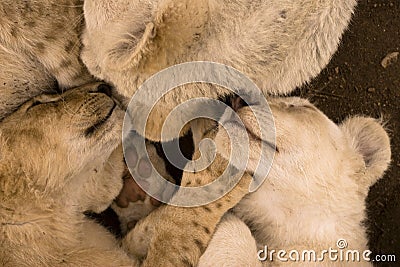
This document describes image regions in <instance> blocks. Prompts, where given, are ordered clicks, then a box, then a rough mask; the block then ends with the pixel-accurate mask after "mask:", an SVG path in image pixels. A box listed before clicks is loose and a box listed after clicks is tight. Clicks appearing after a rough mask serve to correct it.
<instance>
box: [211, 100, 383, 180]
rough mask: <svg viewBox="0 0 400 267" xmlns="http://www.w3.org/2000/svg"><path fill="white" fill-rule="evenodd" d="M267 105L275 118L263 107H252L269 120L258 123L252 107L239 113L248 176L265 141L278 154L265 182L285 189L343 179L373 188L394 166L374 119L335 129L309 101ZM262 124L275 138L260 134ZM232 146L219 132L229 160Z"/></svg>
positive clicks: (348, 122) (350, 122) (361, 119)
mask: <svg viewBox="0 0 400 267" xmlns="http://www.w3.org/2000/svg"><path fill="white" fill-rule="evenodd" d="M268 103H269V106H270V109H271V112H272V116H268V115H265V114H267V113H268V110H265V107H259V106H252V108H253V109H254V110H256V112H257V114H262V113H263V112H264V115H265V116H263V115H261V116H258V117H257V118H258V121H257V119H256V117H255V116H254V115H253V113H252V111H251V109H250V107H242V108H240V109H238V111H237V113H238V115H239V117H240V119H241V120H242V122H243V124H244V126H245V128H246V131H247V133H249V134H248V136H249V140H250V142H249V144H250V149H249V151H250V155H249V156H250V158H249V161H248V165H247V170H248V171H249V172H254V171H255V170H256V167H257V166H258V164H259V155H260V152H261V145H260V144H261V142H263V143H264V144H266V145H264V146H263V149H266V150H273V151H272V152H274V157H273V161H272V166H271V165H270V166H271V169H270V172H269V175H268V177H267V179H270V180H271V182H275V183H279V184H282V185H284V186H293V187H294V188H301V187H304V186H307V182H309V181H320V182H321V183H322V184H326V182H327V181H328V182H331V183H335V181H336V182H337V179H338V178H341V177H350V176H353V175H363V176H364V177H365V178H366V179H365V180H364V182H365V187H369V186H370V185H371V183H372V182H373V181H374V180H376V179H377V178H379V177H380V176H381V175H382V174H383V172H384V171H385V170H386V168H387V166H388V163H389V162H390V142H389V138H388V135H387V133H386V132H385V130H384V129H383V127H382V126H381V125H380V124H379V123H378V122H376V121H375V120H374V119H372V118H365V117H352V118H349V119H347V120H346V121H344V122H343V123H342V124H340V125H337V124H335V123H334V122H332V121H331V120H330V119H329V118H328V117H326V116H325V115H324V114H323V113H322V112H321V111H320V110H318V109H317V108H316V107H315V106H313V105H312V104H310V103H309V102H308V101H307V100H305V99H301V98H272V99H269V101H268ZM262 109H264V110H262ZM272 118H273V119H272ZM259 125H263V127H264V128H265V129H267V131H275V135H273V134H268V133H267V134H264V135H262V134H261V131H260V128H259V127H260V126H259ZM227 126H228V128H229V127H232V128H233V129H228V130H230V132H232V133H235V132H238V131H237V130H236V131H235V129H234V127H240V126H239V125H238V124H229V123H228V124H227ZM229 142H230V141H229V139H228V136H227V135H226V133H225V132H224V131H220V132H219V133H218V135H217V137H216V143H217V147H218V149H219V151H221V154H222V155H223V156H224V157H226V158H229V155H230V154H229V152H230V150H229V149H227V148H229V147H230V146H229V145H228V146H227V144H229ZM268 144H275V145H276V147H274V146H273V145H268ZM235 145H236V146H240V145H242V144H233V147H235ZM269 152H271V151H269ZM267 154H268V155H271V154H272V153H267ZM268 161H269V162H271V159H268V160H267V161H266V162H268ZM261 164H265V163H261ZM262 167H263V166H261V168H262ZM267 167H269V166H265V168H267ZM361 180H362V179H360V181H361ZM360 183H361V182H360Z"/></svg>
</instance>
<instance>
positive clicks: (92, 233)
mask: <svg viewBox="0 0 400 267" xmlns="http://www.w3.org/2000/svg"><path fill="white" fill-rule="evenodd" d="M111 91H112V89H111V88H110V87H109V86H107V85H105V84H103V83H94V84H89V85H86V86H82V87H78V88H75V89H71V90H69V91H67V92H65V93H64V94H62V95H41V96H38V97H36V98H34V99H32V100H30V101H28V102H26V103H25V104H24V105H22V106H21V107H20V108H19V109H18V110H17V111H15V112H14V113H12V114H11V115H10V116H8V117H7V118H5V119H4V120H3V121H2V122H0V147H1V151H0V266H60V265H61V266H140V265H141V263H140V261H139V260H138V259H136V256H137V255H135V254H133V253H131V254H130V255H129V254H128V253H126V252H125V251H124V250H123V249H122V248H121V247H120V246H119V244H118V242H117V241H116V239H115V238H114V237H113V236H112V235H111V234H110V233H109V232H108V231H107V230H106V229H104V228H102V227H101V226H100V225H98V224H96V223H94V222H93V221H91V220H89V219H87V218H86V217H85V216H84V214H83V212H84V211H88V210H90V211H94V212H101V211H103V210H104V209H106V208H107V207H108V206H109V205H110V204H111V203H112V201H113V200H114V199H115V198H116V197H117V196H118V194H119V193H120V191H121V189H122V187H123V182H122V177H123V176H124V171H125V165H124V159H123V153H122V149H121V146H120V144H121V136H122V134H121V133H122V121H123V120H122V119H123V116H124V114H125V113H124V111H123V110H122V109H120V107H119V105H117V102H118V101H117V100H114V98H113V97H112V95H111ZM152 151H153V152H152ZM149 153H150V155H149V156H150V159H151V160H152V162H153V164H156V167H163V166H164V165H163V162H160V161H158V163H157V161H155V162H154V161H153V160H154V153H155V152H154V148H152V147H151V146H150V150H149ZM221 160H223V159H220V161H218V162H219V163H220V162H221ZM139 165H140V164H139ZM220 166H221V165H220V164H218V163H217V164H214V165H213V169H210V170H207V171H206V172H205V173H209V172H212V171H215V170H218V169H219V168H220ZM138 168H139V169H138V171H139V173H140V167H138ZM161 170H162V169H161ZM164 171H165V169H164ZM244 190H247V185H246V184H245V183H244V184H243V186H242V187H239V190H233V191H232V192H231V193H230V199H231V200H232V201H231V203H228V202H226V203H225V200H224V201H222V200H221V201H217V202H215V203H212V204H210V205H209V206H208V207H206V209H204V208H202V207H199V208H197V209H192V210H191V211H193V213H192V212H189V213H188V214H187V217H186V219H187V220H188V221H190V220H194V219H195V218H196V217H195V214H201V213H202V214H204V213H206V214H207V213H209V211H208V210H209V209H212V208H213V205H217V204H219V206H218V207H219V208H218V209H219V211H217V212H215V214H216V215H215V216H210V217H209V218H207V220H208V223H209V224H210V225H211V226H210V227H209V228H207V233H205V232H204V229H206V228H204V229H202V230H201V231H202V232H204V234H203V238H205V239H207V238H209V236H210V235H211V234H212V231H213V230H214V229H213V228H212V225H215V224H216V223H217V222H218V221H219V219H220V217H221V216H222V214H224V213H225V212H226V211H227V210H228V209H229V208H231V207H233V206H234V205H235V204H236V203H237V201H238V200H240V199H241V196H242V195H243V192H242V191H244ZM147 198H148V197H147ZM228 199H229V197H228ZM145 206H146V203H144V205H140V204H137V205H136V208H137V209H139V208H142V209H145V210H142V211H139V210H138V212H139V213H138V214H136V215H134V216H142V215H143V214H142V215H141V214H140V212H142V213H143V212H144V213H146V214H147V213H148V212H150V210H148V208H149V206H151V204H149V205H147V206H146V207H145ZM169 208H170V207H168V206H164V207H162V208H159V209H158V210H156V211H155V212H153V213H155V214H156V215H155V216H154V215H153V216H148V217H146V219H145V222H146V225H147V226H145V227H144V229H145V230H146V229H151V228H152V227H154V225H155V224H163V225H166V226H170V227H171V228H172V230H173V231H174V232H171V234H174V233H176V234H179V233H185V229H186V228H185V226H183V225H176V224H174V218H173V217H169V216H168V215H167V216H166V214H170V213H168V210H169ZM122 215H123V214H122ZM200 217H201V218H203V219H204V218H206V216H204V215H203V216H200ZM200 221H201V220H200ZM141 226H143V224H141ZM186 227H189V229H190V226H186ZM135 229H136V228H135ZM140 230H141V228H140V227H138V229H137V230H136V231H131V232H129V233H128V235H127V236H126V237H125V239H124V240H123V241H122V243H123V247H124V248H132V247H134V246H137V247H136V250H141V249H147V247H144V246H143V245H142V244H141V242H142V241H143V240H142V239H140V238H136V237H137V235H136V233H137V232H138V231H140ZM146 231H147V230H146ZM146 231H145V233H146ZM196 231H200V229H194V230H193V232H196ZM144 238H146V240H148V239H149V238H152V236H151V235H149V236H145V237H144ZM178 241H179V242H181V241H182V240H181V239H178ZM196 244H197V246H200V245H201V244H204V245H202V246H203V249H205V248H206V242H205V241H203V240H202V239H196V240H193V246H195V248H193V249H192V250H197V249H198V247H197V246H196ZM177 245H178V244H177V243H174V242H170V247H171V248H170V249H174V248H175V247H176V246H177ZM128 252H129V251H128ZM159 252H160V253H161V254H160V256H162V255H163V253H168V250H167V249H166V250H160V251H159ZM178 253H181V254H185V252H184V251H178ZM196 254H197V252H196ZM159 260H160V259H152V258H147V259H146V260H145V262H144V264H143V265H144V266H157V265H156V263H155V262H158V261H159ZM161 261H163V259H161Z"/></svg>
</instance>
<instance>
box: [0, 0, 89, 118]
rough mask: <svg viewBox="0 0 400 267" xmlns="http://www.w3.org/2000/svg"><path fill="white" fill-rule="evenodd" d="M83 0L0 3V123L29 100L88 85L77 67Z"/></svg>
mask: <svg viewBox="0 0 400 267" xmlns="http://www.w3.org/2000/svg"><path fill="white" fill-rule="evenodd" d="M82 6H83V1H82V0H43V1H37V0H36V1H22V0H4V1H1V3H0V61H1V63H2V64H1V67H0V80H1V83H0V120H1V119H2V118H4V117H5V116H7V115H8V114H10V113H11V112H13V111H14V110H15V109H16V108H18V107H19V106H20V105H21V104H22V103H24V102H25V101H27V100H29V99H31V98H32V97H34V96H36V95H39V94H42V93H45V92H54V91H55V88H56V86H57V84H56V83H58V85H60V86H61V88H63V89H68V88H71V87H74V86H78V85H81V84H84V83H86V82H88V81H91V80H93V78H92V77H91V75H89V73H88V71H87V70H86V67H85V66H84V65H83V63H82V62H81V60H80V58H79V55H80V50H81V42H80V34H81V31H82V27H83V19H84V18H83V9H82Z"/></svg>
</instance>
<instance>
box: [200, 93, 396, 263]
mask: <svg viewBox="0 0 400 267" xmlns="http://www.w3.org/2000/svg"><path fill="white" fill-rule="evenodd" d="M269 104H270V108H271V111H272V114H273V117H274V120H275V122H271V121H265V122H261V123H267V124H268V125H271V126H273V124H275V128H276V146H277V153H276V154H275V158H274V161H273V164H272V167H271V169H270V172H269V174H268V176H267V179H266V180H265V181H264V183H263V184H262V185H261V187H260V188H259V189H258V190H257V191H256V192H254V193H251V194H249V195H248V196H246V197H245V198H244V199H243V200H242V201H241V202H240V203H239V204H238V205H237V206H236V207H235V208H234V210H233V213H234V214H235V215H236V216H237V217H239V218H241V219H242V220H243V221H244V222H245V223H246V224H247V225H248V226H249V227H250V228H251V229H252V233H253V235H254V237H255V240H256V242H257V244H258V246H259V247H258V249H259V250H260V251H259V253H260V254H259V256H260V257H261V258H262V259H265V258H266V261H265V262H264V264H265V265H266V266H278V265H279V266H280V265H284V266H292V265H294V266H311V265H312V264H315V265H312V266H332V265H333V266H353V265H355V266H372V265H370V263H369V262H367V261H365V258H364V259H363V254H362V253H363V252H364V251H366V250H368V246H367V237H366V228H365V226H364V224H363V223H364V221H365V219H366V215H365V199H366V197H367V194H368V191H369V188H370V186H372V185H373V184H374V183H375V182H376V181H377V180H378V179H379V178H381V177H382V176H383V174H384V172H385V170H386V169H387V167H388V164H389V162H390V157H391V150H390V141H389V137H388V134H387V133H386V131H385V130H384V128H383V127H382V126H381V124H380V123H379V122H377V121H376V120H374V119H372V118H367V117H358V116H356V117H350V118H348V119H346V120H345V121H344V122H342V123H341V124H339V125H337V124H335V123H333V122H332V121H331V120H330V119H329V118H327V117H326V116H325V115H324V114H323V113H322V112H321V111H319V110H318V109H317V108H316V107H315V106H313V105H311V104H310V103H309V102H308V101H307V100H304V99H300V98H284V99H280V98H278V99H271V100H270V101H269ZM254 108H255V109H257V107H254ZM238 115H239V116H240V117H241V119H242V121H243V123H244V125H245V127H246V130H247V132H249V133H251V134H249V138H250V142H251V143H250V146H251V150H250V151H251V153H252V154H253V155H251V156H250V162H249V165H248V166H249V169H248V171H249V172H253V171H254V169H255V167H256V164H257V161H255V160H254V159H257V157H258V154H259V153H260V142H259V141H260V140H263V141H268V140H265V139H263V138H262V136H261V135H260V131H259V130H258V127H257V126H256V125H257V121H256V120H255V117H254V116H252V114H251V111H250V109H249V108H248V107H243V108H241V109H239V111H238ZM225 126H226V127H227V128H228V129H229V128H232V129H230V130H234V129H235V127H237V124H235V123H228V124H225ZM231 132H232V133H235V132H237V130H236V131H235V130H234V131H231ZM228 141H229V139H227V136H226V135H225V134H224V132H222V131H220V132H219V134H218V135H217V137H216V143H217V146H218V147H219V148H220V151H222V154H224V155H225V157H229V151H228V149H227V147H229V142H228ZM233 145H234V146H236V145H240V144H233ZM217 232H218V230H217ZM232 236H234V235H232ZM232 236H229V235H226V234H225V235H224V236H223V237H220V240H223V241H224V243H225V244H226V243H233V244H235V243H238V242H239V240H241V241H240V242H245V241H244V240H243V239H244V238H246V237H245V236H238V235H236V236H234V238H232ZM229 239H230V242H229V241H228V240H229ZM344 240H345V241H344ZM340 241H341V242H340ZM248 242H249V241H248ZM265 246H267V247H268V251H266V247H265ZM226 247H227V246H221V242H219V243H218V242H215V240H214V241H213V240H212V241H211V244H210V246H209V248H208V250H207V251H208V255H204V256H206V257H207V258H208V259H209V258H212V259H213V265H215V266H229V265H224V264H223V263H224V262H227V260H226V257H225V256H226V255H227V253H226ZM228 248H229V247H228ZM329 248H332V249H336V250H338V251H340V250H341V249H339V248H342V251H343V255H344V257H343V259H344V260H343V261H340V260H332V261H331V260H330V258H329V254H327V253H326V254H325V257H324V261H323V262H321V261H317V262H316V263H311V262H313V261H311V262H310V261H307V260H306V261H303V262H301V261H300V262H299V261H298V262H295V261H291V260H288V262H284V261H279V260H278V259H277V258H278V257H277V253H278V251H279V250H285V251H286V252H287V254H286V255H284V256H283V258H285V259H289V255H288V253H289V252H290V251H291V250H297V251H298V252H299V253H300V255H301V253H302V251H304V250H314V251H315V252H316V257H318V258H320V257H322V253H323V250H328V249H329ZM224 250H225V253H223V252H224ZM272 250H276V251H275V255H274V258H273V262H271V261H270V260H271V256H270V252H271V251H272ZM352 250H358V252H359V253H360V254H359V256H360V260H359V261H358V260H355V261H352V254H350V256H349V261H348V262H347V261H346V257H347V256H346V253H348V251H352ZM235 251H240V250H235ZM206 254H207V253H206ZM211 254H213V255H214V256H213V257H212V255H211ZM253 255H254V257H257V254H256V253H255V252H254V254H253ZM337 255H340V254H339V253H338V254H337ZM245 256H246V255H245V254H244V255H243V254H242V255H239V253H236V254H235V257H238V258H241V257H245ZM281 256H282V255H281ZM366 256H367V258H368V257H371V255H370V254H369V255H368V253H367V255H366ZM332 257H333V259H334V256H332ZM371 259H372V258H371ZM203 263H204V264H205V265H207V264H206V263H210V262H209V261H207V260H204V262H203ZM207 266H210V265H207ZM241 266H245V265H241Z"/></svg>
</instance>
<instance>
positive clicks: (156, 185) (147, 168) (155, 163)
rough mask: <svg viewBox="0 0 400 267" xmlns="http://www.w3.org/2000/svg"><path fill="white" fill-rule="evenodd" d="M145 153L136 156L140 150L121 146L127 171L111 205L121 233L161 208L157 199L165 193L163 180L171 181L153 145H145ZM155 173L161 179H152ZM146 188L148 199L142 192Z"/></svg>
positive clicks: (131, 146)
mask: <svg viewBox="0 0 400 267" xmlns="http://www.w3.org/2000/svg"><path fill="white" fill-rule="evenodd" d="M146 150H147V154H146V152H145V151H143V152H144V153H143V154H140V153H139V151H140V150H139V149H136V148H135V147H134V146H133V145H129V146H126V147H125V156H126V157H125V160H126V162H127V165H128V166H129V167H130V169H129V170H128V168H126V169H125V172H124V177H123V180H124V186H123V188H122V190H121V192H120V194H119V195H118V197H117V198H116V199H115V201H114V203H113V205H112V208H113V210H114V211H115V212H116V213H117V215H118V217H119V220H120V222H121V230H122V233H123V234H125V233H127V232H128V231H129V230H130V229H132V228H133V227H134V226H135V224H136V223H137V222H138V221H139V220H140V219H142V218H144V217H146V216H147V215H148V214H149V213H150V212H151V211H153V210H154V209H155V208H157V207H158V206H160V205H161V202H160V201H159V200H158V199H161V198H162V196H163V194H165V193H166V192H165V190H164V189H165V185H166V183H167V181H170V182H172V183H173V182H174V180H173V179H172V177H171V176H170V175H169V174H168V172H167V170H166V168H165V164H164V160H163V159H162V158H161V157H160V156H159V155H158V154H157V150H156V148H155V146H154V144H152V143H150V142H146ZM155 172H157V173H158V174H159V175H161V176H162V178H164V179H152V178H154V175H155ZM131 173H132V174H133V175H134V178H133V177H132V175H131ZM150 188H151V192H152V194H151V196H150V195H148V194H147V193H146V192H149V191H148V190H149V189H150ZM154 192H155V193H154Z"/></svg>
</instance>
